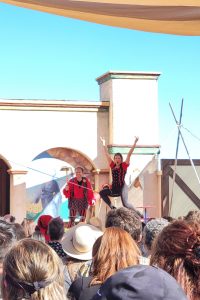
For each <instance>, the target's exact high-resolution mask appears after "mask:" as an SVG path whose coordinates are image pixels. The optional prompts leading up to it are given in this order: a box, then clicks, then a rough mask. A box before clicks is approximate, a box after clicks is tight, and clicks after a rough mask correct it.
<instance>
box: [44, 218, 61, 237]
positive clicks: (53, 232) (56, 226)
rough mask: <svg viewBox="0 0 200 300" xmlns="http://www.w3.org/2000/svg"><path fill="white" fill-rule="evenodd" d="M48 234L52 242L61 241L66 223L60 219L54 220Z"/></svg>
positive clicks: (50, 224)
mask: <svg viewBox="0 0 200 300" xmlns="http://www.w3.org/2000/svg"><path fill="white" fill-rule="evenodd" d="M48 233H49V236H50V240H51V241H59V240H61V239H62V237H63V235H64V222H63V220H62V219H61V218H60V217H58V218H53V219H51V221H50V222H49V225H48Z"/></svg>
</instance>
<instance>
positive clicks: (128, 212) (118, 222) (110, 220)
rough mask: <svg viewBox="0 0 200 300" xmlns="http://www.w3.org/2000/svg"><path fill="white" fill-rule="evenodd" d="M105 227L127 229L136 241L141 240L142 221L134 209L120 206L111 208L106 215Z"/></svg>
mask: <svg viewBox="0 0 200 300" xmlns="http://www.w3.org/2000/svg"><path fill="white" fill-rule="evenodd" d="M105 227H106V228H108V227H120V228H122V229H124V230H125V231H127V232H128V233H129V234H130V235H131V236H132V238H133V239H134V240H135V241H136V242H139V241H140V238H141V234H142V222H141V220H140V217H139V216H138V214H137V213H136V212H135V211H134V210H133V209H130V208H126V207H120V208H118V209H112V210H110V211H109V212H108V214H107V216H106V223H105Z"/></svg>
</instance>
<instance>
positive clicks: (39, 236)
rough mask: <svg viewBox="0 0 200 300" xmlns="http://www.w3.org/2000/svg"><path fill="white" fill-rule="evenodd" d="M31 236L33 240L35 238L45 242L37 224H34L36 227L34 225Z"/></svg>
mask: <svg viewBox="0 0 200 300" xmlns="http://www.w3.org/2000/svg"><path fill="white" fill-rule="evenodd" d="M32 238H33V239H34V240H37V241H40V242H43V243H45V237H44V235H43V234H42V233H41V232H40V229H39V227H38V226H37V225H36V227H35V231H34V232H33V235H32Z"/></svg>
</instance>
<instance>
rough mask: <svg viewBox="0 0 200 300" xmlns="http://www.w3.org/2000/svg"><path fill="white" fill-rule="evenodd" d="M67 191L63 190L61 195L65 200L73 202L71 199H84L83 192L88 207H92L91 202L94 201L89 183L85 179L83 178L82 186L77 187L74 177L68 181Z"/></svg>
mask: <svg viewBox="0 0 200 300" xmlns="http://www.w3.org/2000/svg"><path fill="white" fill-rule="evenodd" d="M68 187H69V189H68V191H66V190H65V189H63V194H64V195H65V197H66V198H68V199H70V200H73V199H77V200H78V199H80V200H82V199H84V191H85V194H86V197H87V201H88V204H89V205H92V200H95V197H94V193H93V190H92V186H91V183H90V181H89V180H88V179H87V178H86V177H83V184H82V185H79V184H78V180H77V178H76V177H74V178H72V179H70V181H69V182H68Z"/></svg>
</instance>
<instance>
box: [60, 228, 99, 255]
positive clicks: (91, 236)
mask: <svg viewBox="0 0 200 300" xmlns="http://www.w3.org/2000/svg"><path fill="white" fill-rule="evenodd" d="M102 234H103V232H102V231H101V230H100V229H99V228H97V227H95V226H93V225H90V224H85V223H79V224H78V225H76V226H74V227H72V228H70V229H69V230H68V231H67V232H66V233H65V235H64V237H63V240H62V242H61V243H62V246H63V249H64V251H65V252H66V253H67V254H68V255H69V256H71V257H73V258H76V259H79V260H90V259H92V247H93V245H94V243H95V241H96V240H97V239H98V237H100V236H101V235H102Z"/></svg>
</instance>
